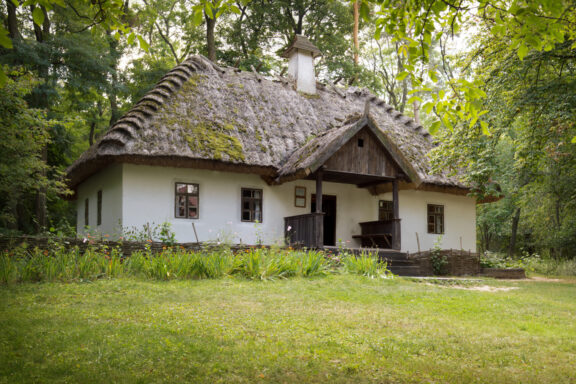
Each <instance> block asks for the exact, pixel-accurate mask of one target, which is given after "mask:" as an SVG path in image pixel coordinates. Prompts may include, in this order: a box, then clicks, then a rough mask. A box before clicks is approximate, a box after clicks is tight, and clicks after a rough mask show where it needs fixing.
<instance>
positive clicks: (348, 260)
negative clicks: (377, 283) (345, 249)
mask: <svg viewBox="0 0 576 384" xmlns="http://www.w3.org/2000/svg"><path fill="white" fill-rule="evenodd" d="M342 268H343V270H344V272H346V273H349V274H352V275H360V276H367V277H370V278H372V279H375V278H390V277H392V276H393V275H392V273H391V272H390V271H389V270H388V268H387V263H386V261H382V260H380V259H379V257H378V255H373V254H371V253H365V252H362V254H360V255H359V256H355V255H351V254H348V255H343V257H342Z"/></svg>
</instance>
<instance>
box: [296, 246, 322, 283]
mask: <svg viewBox="0 0 576 384" xmlns="http://www.w3.org/2000/svg"><path fill="white" fill-rule="evenodd" d="M289 254H290V256H291V258H292V260H291V262H292V265H293V266H294V270H295V275H296V276H299V277H313V276H325V275H326V273H327V271H328V260H326V257H325V256H324V253H323V252H319V251H306V252H303V251H298V252H290V253H289Z"/></svg>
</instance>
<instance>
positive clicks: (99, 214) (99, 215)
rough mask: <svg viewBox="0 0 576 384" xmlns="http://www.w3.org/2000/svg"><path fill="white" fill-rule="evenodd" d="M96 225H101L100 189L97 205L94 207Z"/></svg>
mask: <svg viewBox="0 0 576 384" xmlns="http://www.w3.org/2000/svg"><path fill="white" fill-rule="evenodd" d="M96 225H102V191H101V190H100V191H98V205H97V209H96Z"/></svg>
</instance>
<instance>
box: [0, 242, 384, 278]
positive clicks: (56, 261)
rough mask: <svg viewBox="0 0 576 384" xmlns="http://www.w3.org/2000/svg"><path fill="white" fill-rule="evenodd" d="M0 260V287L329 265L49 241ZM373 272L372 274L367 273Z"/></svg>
mask: <svg viewBox="0 0 576 384" xmlns="http://www.w3.org/2000/svg"><path fill="white" fill-rule="evenodd" d="M0 256H1V257H0V284H11V283H15V282H40V281H62V282H69V281H93V280H96V279H101V278H115V277H120V276H135V277H140V278H146V279H153V280H173V279H180V280H184V279H195V280H196V279H220V278H224V277H228V276H236V277H241V278H245V279H249V280H263V281H265V280H277V279H286V278H290V277H302V278H309V277H317V276H325V275H327V274H328V272H329V262H328V260H327V259H326V257H325V254H324V253H323V252H319V251H291V250H281V249H276V248H263V247H260V248H249V249H246V250H244V251H238V252H236V253H234V252H232V250H231V249H230V248H228V247H226V246H217V247H213V248H211V249H206V250H202V251H188V250H185V249H183V248H179V247H169V246H164V247H163V249H162V251H161V252H158V253H157V252H152V251H151V249H150V247H146V249H145V250H143V251H135V252H133V253H132V255H131V256H130V257H126V258H123V256H122V254H121V252H120V249H117V248H112V249H109V248H108V247H106V246H101V247H96V246H94V245H90V246H89V247H87V248H86V250H84V251H81V250H80V249H79V248H78V247H73V248H67V247H66V246H65V245H64V244H63V243H61V242H59V241H53V242H52V243H51V246H50V248H49V249H46V250H42V249H39V248H34V249H29V248H28V247H27V246H26V245H24V246H21V247H17V248H15V249H13V250H11V251H5V252H2V253H1V255H0ZM368 258H370V256H368ZM359 260H361V261H360V262H361V263H363V265H364V266H365V268H368V267H369V268H372V269H370V270H369V271H368V270H365V271H363V270H360V269H358V270H357V272H355V273H357V274H361V275H366V276H384V275H386V274H389V272H387V270H386V268H385V267H386V265H385V264H382V263H379V262H377V261H373V260H372V258H370V260H371V261H370V262H368V261H367V260H364V259H362V258H360V259H359ZM371 263H372V264H371ZM358 268H360V267H358ZM333 272H335V271H333ZM372 272H373V273H376V274H375V275H371V274H369V273H372Z"/></svg>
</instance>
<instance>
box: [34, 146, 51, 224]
mask: <svg viewBox="0 0 576 384" xmlns="http://www.w3.org/2000/svg"><path fill="white" fill-rule="evenodd" d="M41 157H42V162H43V163H44V164H46V162H47V161H48V148H47V147H46V146H44V147H43V148H42V153H41ZM40 176H41V179H42V180H44V179H46V169H42V172H41V175H40ZM47 224H48V214H47V209H46V188H45V187H40V189H39V190H38V193H37V194H36V232H37V233H42V232H44V231H45V230H46V227H47Z"/></svg>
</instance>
